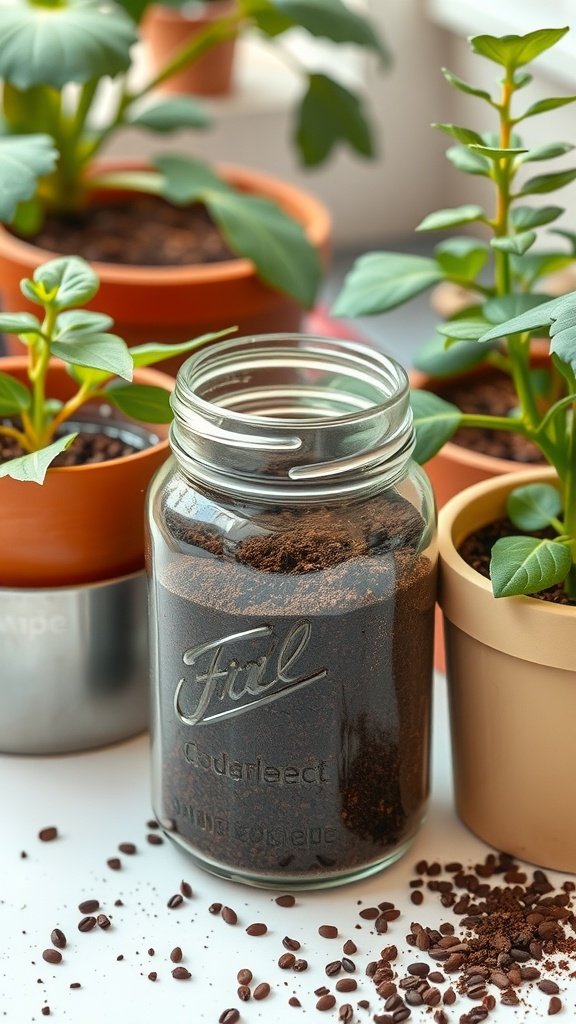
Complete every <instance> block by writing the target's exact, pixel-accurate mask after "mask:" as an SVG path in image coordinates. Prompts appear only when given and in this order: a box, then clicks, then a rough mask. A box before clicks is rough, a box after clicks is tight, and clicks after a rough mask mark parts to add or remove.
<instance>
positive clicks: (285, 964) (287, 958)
mask: <svg viewBox="0 0 576 1024" xmlns="http://www.w3.org/2000/svg"><path fill="white" fill-rule="evenodd" d="M295 963H296V957H295V956H294V953H282V955H281V956H279V957H278V967H280V969H281V970H282V971H289V970H290V969H291V968H292V967H294V964H295Z"/></svg>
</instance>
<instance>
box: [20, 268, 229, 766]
mask: <svg viewBox="0 0 576 1024" xmlns="http://www.w3.org/2000/svg"><path fill="white" fill-rule="evenodd" d="M97 290H98V279H97V277H96V275H95V273H94V271H93V269H92V268H91V267H90V266H89V265H88V264H87V263H86V262H85V261H84V260H82V259H79V258H77V257H69V258H59V259H56V260H51V261H49V262H47V263H46V264H43V265H41V266H40V267H38V268H37V269H36V270H35V272H34V274H33V276H32V277H31V278H29V279H24V280H23V281H22V292H23V295H24V296H26V298H27V299H28V300H29V303H30V305H31V306H32V307H33V308H34V309H35V310H36V313H32V312H28V311H24V312H20V311H18V312H4V313H2V314H1V315H0V330H2V331H10V332H13V333H15V334H17V335H18V336H19V337H20V338H21V339H22V341H23V343H24V345H25V348H26V350H27V356H26V357H17V356H15V357H8V358H6V359H1V360H0V503H1V506H2V517H1V519H0V663H1V665H2V715H1V716H0V750H2V751H4V752H14V753H57V752H58V753H62V752H65V751H69V750H78V749H84V748H87V747H90V746H97V745H99V744H102V743H105V742H111V741H114V740H118V739H122V738H124V737H125V736H128V735H131V734H133V733H135V732H138V731H141V730H142V729H143V728H144V727H145V725H146V723H147V675H148V673H147V609H146V586H145V582H144V576H143V572H142V570H143V565H144V511H143V510H144V498H145V492H146V488H147V486H148V482H149V480H150V478H151V476H152V475H153V473H154V472H155V470H156V469H157V468H158V467H159V466H160V465H161V463H162V462H163V461H164V459H165V458H166V457H167V455H168V442H167V428H166V424H167V423H168V421H169V420H170V418H171V409H170V404H169V396H170V392H171V388H172V384H173V380H172V378H171V377H169V376H167V375H166V374H163V373H160V372H159V371H157V370H153V369H149V368H147V367H148V366H149V364H150V363H151V362H154V361H156V360H157V359H158V357H159V355H160V356H162V355H163V354H164V353H166V354H170V352H171V351H172V352H173V350H170V348H168V347H164V348H162V347H161V346H160V347H159V346H153V345H149V346H141V347H134V348H132V349H128V347H127V346H126V344H125V342H124V341H123V340H122V339H121V338H119V337H118V336H117V335H115V334H113V333H111V332H110V328H111V327H112V320H111V318H110V317H109V316H108V315H107V314H105V313H102V312H98V311H95V310H92V309H91V310H88V309H87V308H86V303H88V302H89V301H90V300H91V299H92V298H93V297H94V296H95V295H96V293H97ZM213 337H214V336H209V337H208V338H204V339H196V340H193V341H189V342H188V343H187V344H185V345H183V346H180V348H181V349H184V348H185V349H186V350H191V349H193V348H194V347H195V346H197V345H199V344H202V343H203V342H208V341H211V340H212V338H213Z"/></svg>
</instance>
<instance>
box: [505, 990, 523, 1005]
mask: <svg viewBox="0 0 576 1024" xmlns="http://www.w3.org/2000/svg"><path fill="white" fill-rule="evenodd" d="M500 1002H501V1003H502V1004H503V1005H504V1006H518V1003H519V1002H520V1000H519V999H518V996H517V995H516V993H515V991H514V989H513V988H507V989H506V991H505V992H503V993H502V995H501V996H500Z"/></svg>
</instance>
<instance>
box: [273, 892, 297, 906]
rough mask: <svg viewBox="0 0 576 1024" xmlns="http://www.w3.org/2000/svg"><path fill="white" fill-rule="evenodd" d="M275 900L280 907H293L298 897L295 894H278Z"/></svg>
mask: <svg viewBox="0 0 576 1024" xmlns="http://www.w3.org/2000/svg"><path fill="white" fill-rule="evenodd" d="M274 902H275V903H277V904H278V906H279V907H293V906H294V904H295V903H296V899H295V897H294V896H290V895H288V894H286V895H285V896H276V899H275V900H274Z"/></svg>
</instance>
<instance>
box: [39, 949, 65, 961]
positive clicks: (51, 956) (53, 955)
mask: <svg viewBox="0 0 576 1024" xmlns="http://www.w3.org/2000/svg"><path fill="white" fill-rule="evenodd" d="M42 959H43V960H45V961H46V963H47V964H59V963H60V962H61V960H62V953H60V951H59V950H57V949H45V950H43V952H42Z"/></svg>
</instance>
